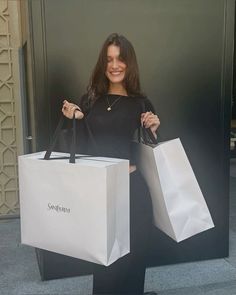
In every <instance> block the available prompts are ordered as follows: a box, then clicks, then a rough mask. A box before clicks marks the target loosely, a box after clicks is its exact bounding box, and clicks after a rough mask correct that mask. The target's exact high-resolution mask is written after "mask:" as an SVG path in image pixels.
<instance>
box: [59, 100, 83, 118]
mask: <svg viewBox="0 0 236 295" xmlns="http://www.w3.org/2000/svg"><path fill="white" fill-rule="evenodd" d="M62 113H63V115H64V116H65V117H67V118H68V119H73V115H74V114H75V119H78V120H81V119H83V117H84V114H83V113H82V111H81V109H80V108H79V107H78V106H77V105H76V104H73V103H70V102H68V101H67V100H64V101H63V107H62Z"/></svg>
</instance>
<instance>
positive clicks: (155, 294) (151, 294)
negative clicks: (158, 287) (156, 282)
mask: <svg viewBox="0 0 236 295" xmlns="http://www.w3.org/2000/svg"><path fill="white" fill-rule="evenodd" d="M144 295H157V293H156V292H154V291H150V292H145V293H144Z"/></svg>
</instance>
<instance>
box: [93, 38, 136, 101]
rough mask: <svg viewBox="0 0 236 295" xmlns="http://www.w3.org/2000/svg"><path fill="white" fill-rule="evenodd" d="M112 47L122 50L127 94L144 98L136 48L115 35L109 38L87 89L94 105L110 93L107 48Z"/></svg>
mask: <svg viewBox="0 0 236 295" xmlns="http://www.w3.org/2000/svg"><path fill="white" fill-rule="evenodd" d="M110 45H116V46H118V47H119V48H120V58H121V59H122V60H123V61H124V63H125V64H126V66H127V68H126V74H125V78H124V81H123V83H124V85H123V86H124V88H125V89H126V91H127V94H128V95H129V96H142V93H141V89H140V81H139V69H138V63H137V59H136V54H135V51H134V47H133V45H132V44H131V43H130V41H129V40H127V39H126V38H125V37H124V36H122V35H119V34H117V33H113V34H111V35H110V36H108V38H107V39H106V41H105V42H104V44H103V46H102V49H101V51H100V54H99V57H98V60H97V63H96V65H95V68H94V70H93V72H92V75H91V78H90V82H89V85H88V88H87V90H88V96H89V99H90V102H92V103H93V102H94V101H95V100H96V99H97V98H99V97H100V96H102V95H104V94H107V92H108V88H109V80H108V78H107V77H106V74H105V72H106V68H107V48H108V47H109V46H110Z"/></svg>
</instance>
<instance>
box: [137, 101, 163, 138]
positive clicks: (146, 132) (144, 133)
mask: <svg viewBox="0 0 236 295" xmlns="http://www.w3.org/2000/svg"><path fill="white" fill-rule="evenodd" d="M141 107H142V112H143V113H146V106H145V102H144V100H143V99H142V101H141ZM141 139H143V142H144V143H145V144H150V143H151V144H157V143H158V141H157V139H156V138H155V136H154V135H153V133H152V131H151V129H150V128H145V127H143V126H141V127H140V128H139V130H138V140H139V142H141Z"/></svg>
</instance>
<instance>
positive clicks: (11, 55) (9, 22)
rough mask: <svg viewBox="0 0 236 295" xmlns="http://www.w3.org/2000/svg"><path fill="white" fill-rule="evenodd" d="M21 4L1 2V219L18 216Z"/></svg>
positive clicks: (20, 131) (20, 136)
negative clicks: (19, 5)
mask: <svg viewBox="0 0 236 295" xmlns="http://www.w3.org/2000/svg"><path fill="white" fill-rule="evenodd" d="M19 46H20V25H19V7H18V1H4V0H1V1H0V216H1V217H2V216H9V215H18V214H19V198H18V173H17V156H18V154H19V153H22V125H21V117H20V114H21V108H20V105H21V104H20V101H21V99H20V88H19V81H20V76H19V58H18V48H19Z"/></svg>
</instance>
